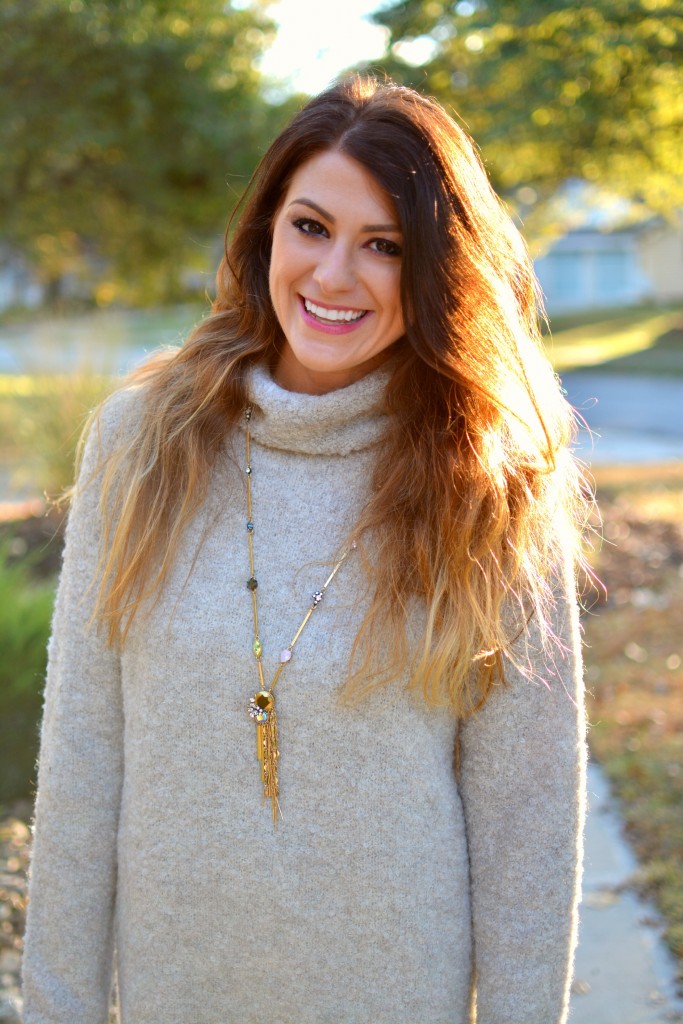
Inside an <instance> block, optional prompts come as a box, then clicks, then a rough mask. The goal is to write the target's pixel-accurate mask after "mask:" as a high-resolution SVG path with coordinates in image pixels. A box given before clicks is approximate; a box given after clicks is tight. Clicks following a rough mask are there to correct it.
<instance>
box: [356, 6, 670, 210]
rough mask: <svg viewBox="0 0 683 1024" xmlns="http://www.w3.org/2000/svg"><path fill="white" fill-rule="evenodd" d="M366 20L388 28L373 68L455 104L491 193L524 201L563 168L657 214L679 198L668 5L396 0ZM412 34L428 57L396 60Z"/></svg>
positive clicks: (558, 177)
mask: <svg viewBox="0 0 683 1024" xmlns="http://www.w3.org/2000/svg"><path fill="white" fill-rule="evenodd" d="M374 17H375V20H376V21H377V22H379V23H380V24H383V25H385V26H387V27H388V28H389V29H390V33H391V36H390V45H391V47H392V50H391V53H392V56H390V57H389V58H388V59H387V61H385V62H383V66H384V67H386V70H387V71H388V72H389V73H390V74H391V75H392V76H394V77H396V78H398V79H399V80H401V81H404V82H406V83H408V84H411V85H414V86H415V87H416V88H419V89H421V90H422V91H424V92H427V93H430V94H432V95H435V96H436V97H437V98H438V99H439V100H441V101H442V102H443V103H444V104H445V105H446V106H453V107H455V108H456V109H457V111H458V113H459V114H460V115H461V117H462V118H463V119H464V122H465V123H466V126H467V128H468V130H469V131H470V132H471V134H472V135H473V136H474V138H475V139H476V140H477V143H478V144H479V145H480V146H481V149H482V151H483V155H484V157H485V159H486V162H487V165H488V168H489V171H490V174H491V177H492V179H493V181H494V184H495V185H496V187H497V188H498V189H499V190H501V191H502V192H504V193H507V194H511V193H513V192H514V190H519V189H520V188H523V189H524V192H522V193H521V196H520V198H521V201H522V203H523V204H524V205H529V204H530V203H532V202H533V199H534V193H535V194H536V197H537V198H539V199H540V200H544V199H545V198H547V197H548V196H549V195H551V194H552V193H553V192H554V190H555V189H556V188H557V186H558V184H559V183H560V182H562V181H564V180H565V179H566V178H568V177H572V176H573V177H578V178H583V179H586V180H588V181H591V182H595V183H596V184H598V185H600V186H604V187H606V188H608V189H610V190H612V191H614V192H615V193H617V194H621V195H624V196H629V197H637V198H639V199H642V200H643V201H644V202H645V203H646V204H647V206H648V207H649V208H650V209H652V210H655V211H658V212H660V213H662V214H664V215H670V214H671V212H672V211H673V210H674V209H676V208H680V207H681V206H682V205H683V149H682V148H681V145H680V137H681V127H682V125H683V64H682V62H681V54H682V52H683V13H682V12H681V9H680V5H679V4H678V5H677V4H676V3H675V2H674V0H598V2H597V3H593V4H589V5H581V4H577V3H566V2H564V0H550V2H545V0H544V2H540V0H531V2H529V3H523V4H521V3H513V2H511V0H471V2H470V0H463V2H459V3H453V4H451V3H446V2H443V0H429V2H426V3H425V2H424V0H402V2H399V3H396V4H394V5H393V6H392V7H390V8H389V9H388V10H384V11H382V12H380V13H378V14H376V15H375V16H374ZM425 36H427V37H430V38H431V39H432V41H433V43H434V46H435V51H434V54H433V56H432V58H431V59H430V60H429V61H428V62H427V63H426V64H424V65H423V66H420V67H413V66H411V65H409V64H407V63H406V62H405V61H402V60H401V59H400V57H399V56H398V55H399V53H400V52H401V44H402V43H403V44H404V45H405V44H406V42H408V41H410V40H414V39H420V38H424V37H425ZM405 52H406V51H405V49H404V55H405ZM532 188H533V191H532Z"/></svg>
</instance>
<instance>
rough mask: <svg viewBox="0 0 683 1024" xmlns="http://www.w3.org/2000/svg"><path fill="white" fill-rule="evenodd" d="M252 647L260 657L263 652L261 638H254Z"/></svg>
mask: <svg viewBox="0 0 683 1024" xmlns="http://www.w3.org/2000/svg"><path fill="white" fill-rule="evenodd" d="M251 649H252V651H253V652H254V654H255V655H256V657H257V658H260V657H261V654H262V652H263V644H262V643H261V641H260V640H254V643H253V644H252V647H251Z"/></svg>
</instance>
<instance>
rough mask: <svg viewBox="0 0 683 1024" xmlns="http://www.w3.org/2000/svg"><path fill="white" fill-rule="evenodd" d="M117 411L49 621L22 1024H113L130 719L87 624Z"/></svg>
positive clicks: (114, 669) (81, 498)
mask: <svg viewBox="0 0 683 1024" xmlns="http://www.w3.org/2000/svg"><path fill="white" fill-rule="evenodd" d="M119 404H120V402H119V400H118V399H115V400H114V401H113V402H110V403H108V405H107V406H106V407H105V409H104V412H103V415H102V422H101V430H100V431H98V429H97V428H95V429H93V431H92V432H91V436H90V438H89V440H88V442H87V445H86V450H85V454H84V459H83V464H82V469H81V473H80V477H79V483H78V487H77V490H76V495H75V497H74V501H73V504H72V508H71V512H70V515H69V522H68V526H67V531H66V543H65V550H64V561H63V566H62V573H61V577H60V582H59V587H58V591H57V599H56V604H55V611H54V615H53V620H52V636H51V639H50V644H49V649H48V655H49V657H48V671H47V682H46V688H45V698H44V708H43V722H42V732H41V749H40V760H39V771H38V794H37V801H36V819H35V834H34V841H33V849H32V857H31V868H30V887H29V908H28V919H27V929H26V940H25V951H24V960H23V993H24V1021H25V1024H105V1022H106V1021H107V1019H108V1003H109V996H110V986H111V975H112V959H113V916H114V900H115V880H116V835H117V826H118V813H119V802H120V793H121V780H122V774H123V752H122V717H123V716H122V707H121V692H120V673H119V659H118V655H117V653H116V651H115V650H114V649H112V648H111V647H109V646H107V643H106V640H105V638H104V637H103V636H102V635H101V634H100V633H99V632H98V630H97V629H95V628H94V627H92V626H90V625H89V620H90V616H91V613H92V608H93V602H94V594H93V585H92V584H93V579H94V576H95V573H96V568H97V563H98V556H99V550H100V544H101V530H100V515H99V491H100V488H99V482H100V481H99V477H98V460H99V457H100V449H101V446H102V447H104V448H106V446H107V437H111V434H112V428H114V427H115V420H116V409H117V406H118V405H119ZM112 407H113V410H112ZM112 421H114V422H112Z"/></svg>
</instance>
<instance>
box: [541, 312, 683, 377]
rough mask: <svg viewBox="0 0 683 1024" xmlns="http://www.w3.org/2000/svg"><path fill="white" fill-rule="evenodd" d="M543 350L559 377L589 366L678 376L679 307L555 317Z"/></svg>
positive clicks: (681, 347)
mask: <svg viewBox="0 0 683 1024" xmlns="http://www.w3.org/2000/svg"><path fill="white" fill-rule="evenodd" d="M546 349H547V352H548V356H549V357H550V359H551V360H552V363H553V366H554V367H555V369H556V370H557V371H558V373H562V372H563V371H565V370H577V369H580V368H582V367H590V368H591V369H592V370H599V371H604V372H611V373H645V374H659V373H662V374H667V375H669V376H670V375H681V376H683V306H669V307H662V306H657V307H654V306H652V307H650V306H648V307H641V308H638V309H633V310H628V311H623V310H622V311H621V312H620V311H617V310H613V311H611V312H607V313H596V314H595V315H594V316H585V315H584V316H583V317H582V318H577V317H572V318H568V317H565V318H561V317H556V318H555V319H554V320H553V321H552V323H551V335H550V336H548V337H546Z"/></svg>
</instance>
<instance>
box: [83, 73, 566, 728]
mask: <svg viewBox="0 0 683 1024" xmlns="http://www.w3.org/2000/svg"><path fill="white" fill-rule="evenodd" d="M327 150H337V151H339V152H341V153H343V154H345V155H346V156H348V157H350V158H352V159H353V160H355V161H357V162H358V163H359V164H360V165H361V166H362V167H364V168H365V169H366V170H367V171H368V172H369V173H370V174H371V175H372V176H373V178H374V179H375V180H376V181H377V182H378V184H379V185H380V186H381V188H382V189H383V190H384V192H385V193H386V194H387V196H388V197H390V199H391V201H392V202H393V204H394V208H395V210H396V212H397V215H398V220H399V223H400V228H401V231H402V234H403V257H402V266H401V302H402V307H403V313H404V319H405V336H404V337H403V338H402V339H400V341H399V343H398V346H397V348H398V356H399V357H398V358H397V359H395V360H392V363H391V365H392V367H393V370H392V375H391V378H390V380H389V383H388V386H387V390H386V406H387V410H388V412H389V413H391V416H390V417H389V420H390V427H389V428H388V433H387V436H386V439H385V449H384V451H385V452H386V457H383V458H382V459H379V460H377V465H376V466H375V470H374V481H373V488H372V497H371V498H370V500H369V503H368V504H367V506H366V507H365V509H363V511H362V512H361V514H360V516H359V519H358V521H357V523H356V525H355V527H354V531H353V538H354V539H356V540H357V541H359V546H360V548H361V551H363V550H365V551H366V552H368V554H367V555H366V564H367V567H368V569H370V570H371V571H370V572H369V573H368V579H371V580H372V584H371V585H370V591H369V592H370V601H369V604H368V611H367V614H366V615H365V618H364V620H363V622H362V623H361V625H360V629H359V632H358V635H357V637H356V641H355V644H354V647H353V651H352V655H351V659H350V665H349V676H348V679H347V681H346V685H345V688H344V690H343V692H344V693H345V694H346V696H347V697H348V698H349V699H360V698H361V697H362V696H363V695H364V694H365V693H366V692H367V691H368V690H370V689H373V688H374V687H376V686H379V685H383V684H386V683H387V682H389V681H391V680H395V679H396V678H397V677H398V675H399V674H400V673H402V672H403V671H404V670H405V669H406V666H407V667H408V669H409V674H410V679H411V686H413V687H415V688H417V689H418V690H422V692H423V693H424V696H425V698H426V699H427V701H428V702H429V703H432V704H444V703H447V704H450V706H452V707H453V708H454V710H455V711H456V712H457V713H458V714H467V713H469V712H471V711H472V709H473V708H474V707H476V706H478V705H479V704H480V703H481V702H482V701H483V700H485V699H486V697H487V695H488V693H489V692H490V690H491V687H492V686H493V684H494V682H495V681H496V679H497V678H499V677H500V678H504V664H505V657H506V656H508V655H510V652H511V650H512V648H513V640H514V639H515V637H516V636H517V635H519V633H520V631H522V632H523V631H524V627H525V625H526V623H527V621H528V620H529V617H530V616H532V615H533V616H534V617H535V618H536V620H537V623H538V626H539V628H540V635H541V637H542V639H543V642H544V644H545V645H546V647H549V646H552V642H553V634H552V629H551V626H550V614H551V611H552V606H553V601H554V599H555V598H554V595H555V593H556V592H557V591H558V583H559V580H560V576H562V574H563V573H564V572H565V570H566V565H565V566H563V565H562V558H560V557H559V556H558V551H560V550H564V551H566V552H569V562H570V564H571V563H572V562H573V563H574V565H575V564H576V561H577V559H578V558H579V551H580V535H581V526H582V522H583V519H584V514H583V508H584V498H583V490H582V486H581V482H580V476H579V473H578V471H577V468H576V464H575V461H574V459H573V457H572V456H571V454H570V452H569V449H568V444H569V442H570V440H571V438H572V434H573V430H574V417H573V414H572V410H571V408H570V407H569V406H568V404H567V403H566V401H565V400H564V398H563V396H562V393H561V390H560V387H559V384H558V382H557V380H556V378H555V376H554V374H553V372H552V369H551V367H550V365H549V363H548V360H547V359H546V357H545V355H544V353H543V349H542V345H541V342H540V336H539V314H540V313H541V307H540V302H539V293H538V289H537V284H536V280H535V277H534V273H533V269H532V265H531V261H530V259H529V256H528V254H527V251H526V248H525V245H524V243H523V241H522V239H521V236H520V234H519V232H518V231H517V229H516V228H515V226H514V224H513V223H512V220H511V218H510V216H509V215H508V213H507V212H506V210H505V208H504V206H503V204H502V203H501V201H500V200H499V199H498V198H497V196H496V195H495V193H494V192H493V190H492V188H491V186H490V184H489V182H488V179H487V176H486V173H485V171H484V169H483V166H482V163H481V161H480V159H479V157H478V155H477V152H476V150H475V147H474V145H473V143H472V141H471V140H470V139H469V138H468V136H467V135H466V133H465V132H464V131H463V130H462V129H461V128H460V127H459V126H458V124H457V123H456V122H455V121H454V120H453V119H452V118H451V117H449V116H448V114H447V113H446V112H445V111H444V110H443V108H442V107H441V106H439V105H438V104H437V103H436V102H434V101H432V100H431V99H428V98H425V97H424V96H421V95H420V94H418V93H417V92H415V91H413V90H411V89H408V88H404V87H401V86H398V85H394V84H391V83H380V82H378V81H376V80H374V79H373V78H370V77H362V76H354V77H351V78H347V79H345V80H343V81H341V82H339V83H338V84H336V85H334V86H332V87H331V88H329V89H327V90H326V91H325V92H323V93H321V94H320V95H319V96H317V97H315V98H314V99H312V100H311V101H310V102H309V103H308V104H307V105H306V106H305V107H304V108H303V109H302V110H301V111H300V112H299V113H298V114H297V115H296V116H295V117H294V119H293V120H292V121H291V123H290V124H289V125H288V126H287V127H286V128H285V129H284V130H283V131H282V133H281V134H280V135H279V136H278V137H277V138H276V139H275V141H274V142H273V144H272V145H271V147H270V148H269V150H268V152H267V153H266V155H265V156H264V157H263V159H262V161H261V163H260V164H259V166H258V168H257V169H256V171H255V173H254V175H253V178H252V180H251V182H250V185H249V187H248V189H247V192H246V196H245V197H244V198H243V201H242V206H241V209H240V212H239V215H238V219H237V223H236V226H235V229H234V232H233V234H232V236H231V237H230V238H228V235H227V233H226V249H225V256H224V258H223V260H222V262H221V264H220V268H219V271H218V276H217V295H216V300H215V302H214V303H213V307H212V311H211V314H210V315H209V316H208V317H207V318H206V319H205V320H203V321H202V322H201V323H200V324H199V326H197V327H196V329H195V330H194V332H193V333H192V334H191V335H190V337H189V338H188V339H187V341H186V342H185V344H184V345H183V346H182V347H181V348H180V349H178V350H175V351H171V352H165V353H158V354H157V355H155V356H154V357H152V359H151V360H150V361H148V362H147V363H146V364H145V365H144V366H143V367H142V368H141V369H138V370H136V371H135V372H134V373H133V374H132V376H131V378H129V380H128V382H127V385H126V386H131V385H138V386H140V387H142V389H143V391H144V402H143V411H142V414H141V417H140V420H139V424H138V425H137V427H136V429H135V435H134V437H132V439H130V438H129V439H128V441H127V443H126V444H125V445H122V446H121V448H120V449H119V450H117V451H115V452H114V453H113V454H109V455H108V457H107V461H106V470H105V473H104V478H103V492H102V499H101V500H102V515H103V518H104V522H105V530H104V544H103V555H102V564H101V585H100V588H99V593H98V598H97V607H96V615H97V616H98V617H99V619H100V620H101V621H103V622H104V623H105V624H106V626H107V628H108V632H109V637H110V640H111V641H112V642H113V641H115V640H119V641H125V636H126V633H127V630H128V629H129V628H130V625H131V622H132V620H133V618H134V617H135V615H136V614H137V613H138V612H139V611H140V609H141V606H142V604H143V603H144V602H147V601H149V600H150V598H154V596H155V595H157V596H158V594H159V592H160V590H161V588H162V587H163V585H164V582H165V580H166V578H167V576H168V572H169V568H170V566H171V564H172V562H173V559H174V555H175V553H176V551H177V548H178V544H179V542H180V540H181V537H182V535H183V533H184V531H185V529H186V527H187V525H188V523H189V522H190V521H191V519H192V517H193V515H194V514H195V513H196V511H197V509H198V507H199V506H200V505H201V503H202V501H203V500H204V498H205V495H206V493H207V487H208V482H209V478H210V474H211V468H212V465H213V463H214V460H215V459H216V457H217V455H218V453H219V452H220V450H221V448H222V446H223V444H224V441H225V438H226V434H227V433H229V432H230V431H231V430H233V429H234V427H235V424H236V423H237V421H238V419H239V417H240V416H241V415H242V414H243V410H244V406H245V401H246V398H247V396H246V384H245V381H246V378H247V374H248V370H249V367H250V366H251V365H252V364H254V363H256V362H259V361H269V362H270V363H271V365H272V364H274V363H275V362H276V361H277V356H278V352H279V350H280V346H281V345H282V341H283V336H282V331H281V328H280V325H279V323H278V320H277V317H276V315H275V312H274V309H273V305H272V302H271V298H270V293H269V288H268V270H269V260H270V251H271V236H272V225H273V219H274V217H275V215H276V213H277V211H278V208H279V205H280V203H281V201H282V200H283V197H284V194H285V192H286V190H287V187H288V184H289V182H290V179H291V178H292V175H293V174H294V172H295V171H296V170H297V168H299V167H300V166H301V165H302V164H304V163H305V162H306V161H307V160H310V159H311V158H312V157H313V156H315V155H317V154H319V153H321V152H324V151H327ZM369 537H371V538H372V543H371V544H368V543H364V541H366V540H367V538H369ZM370 553H371V554H370ZM570 567H571V566H570ZM415 599H419V600H421V601H422V602H423V606H424V607H426V616H425V618H424V630H423V633H422V636H421V637H420V638H419V639H418V642H417V644H416V645H414V644H412V643H411V644H410V645H409V644H408V642H407V639H406V637H407V631H406V626H407V613H408V608H409V607H410V606H411V605H412V604H413V602H414V600H415ZM376 651H381V652H382V655H381V658H379V657H377V656H376V655H375V653H374V652H376Z"/></svg>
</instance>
